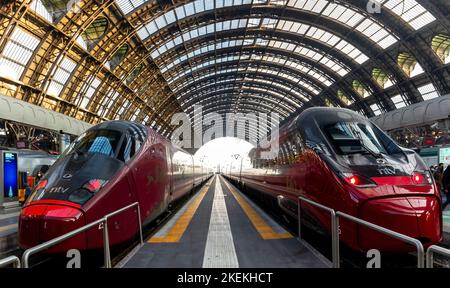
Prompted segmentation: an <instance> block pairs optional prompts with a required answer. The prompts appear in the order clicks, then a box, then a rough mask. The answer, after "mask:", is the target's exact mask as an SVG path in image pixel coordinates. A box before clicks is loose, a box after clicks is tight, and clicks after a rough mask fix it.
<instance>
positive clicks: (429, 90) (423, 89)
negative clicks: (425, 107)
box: [417, 83, 439, 101]
mask: <svg viewBox="0 0 450 288" xmlns="http://www.w3.org/2000/svg"><path fill="white" fill-rule="evenodd" d="M417 90H419V92H420V94H422V98H423V100H424V101H427V100H431V99H434V98H437V97H439V93H438V92H437V90H436V88H435V87H434V85H433V84H432V83H429V84H426V85H423V86H420V87H418V88H417Z"/></svg>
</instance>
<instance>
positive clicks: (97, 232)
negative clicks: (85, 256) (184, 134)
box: [18, 121, 209, 253]
mask: <svg viewBox="0 0 450 288" xmlns="http://www.w3.org/2000/svg"><path fill="white" fill-rule="evenodd" d="M208 177H209V172H208V170H207V169H203V168H202V167H201V166H200V165H196V163H194V158H193V157H192V156H191V155H190V154H188V153H186V152H185V151H183V150H182V149H180V148H178V147H176V146H174V145H173V144H172V143H171V142H170V141H168V140H167V139H165V138H164V137H162V136H160V135H159V134H157V133H156V132H155V131H153V130H152V129H150V128H147V127H145V126H143V125H141V124H137V123H133V122H127V121H110V122H104V123H101V124H99V125H96V126H94V127H92V128H90V129H89V130H87V131H86V132H85V133H84V134H82V135H81V136H79V137H78V138H77V139H76V140H75V141H74V142H73V143H72V144H71V145H70V147H69V148H68V149H67V150H66V151H65V152H64V153H63V154H62V155H61V156H60V158H59V159H58V160H57V161H56V163H55V164H54V165H53V166H52V167H51V168H50V169H49V171H48V172H47V173H46V174H45V176H44V177H43V178H42V179H41V180H40V182H39V183H38V184H37V185H36V187H35V189H34V191H33V193H32V194H31V195H30V197H29V198H28V199H27V201H26V203H25V205H24V207H23V209H22V211H21V213H20V218H19V232H18V234H19V246H20V247H21V248H22V249H26V248H30V247H32V246H35V245H37V244H40V243H42V242H45V241H47V240H50V239H53V238H55V237H57V236H60V235H62V234H64V233H67V232H69V231H72V230H74V229H76V228H79V227H81V226H84V225H86V224H89V223H91V222H93V221H95V220H98V219H100V218H102V217H104V216H105V215H106V214H108V213H111V212H113V211H115V210H117V209H120V208H122V207H125V206H127V205H129V204H131V203H134V202H136V201H137V202H139V205H140V210H141V219H142V220H143V225H145V224H147V223H149V222H151V221H152V220H154V219H155V218H156V217H158V216H159V215H161V214H162V213H163V212H165V211H166V210H167V209H168V207H169V205H170V204H171V203H172V202H173V201H175V200H177V199H179V198H180V197H182V196H184V195H186V194H187V193H189V192H190V191H191V190H192V189H193V188H194V187H196V186H198V185H200V184H201V183H202V182H203V181H205V180H206V179H207V178H208ZM136 210H137V209H130V210H128V211H125V212H123V213H121V214H119V215H116V216H114V217H112V218H111V219H110V220H109V222H108V225H109V235H110V243H111V245H116V244H119V243H122V242H124V241H127V240H129V239H131V238H132V237H133V236H134V235H136V233H137V232H138V224H137V223H138V222H137V213H136ZM102 229H103V227H102V226H99V227H97V228H93V229H90V230H88V231H87V232H85V233H81V234H79V235H77V236H75V237H73V238H71V239H69V240H66V241H65V242H62V243H61V244H58V245H57V246H54V247H53V248H51V249H49V250H48V252H49V253H60V252H66V251H67V250H68V249H73V248H76V249H79V250H88V249H98V248H101V247H103V235H102V233H103V231H102Z"/></svg>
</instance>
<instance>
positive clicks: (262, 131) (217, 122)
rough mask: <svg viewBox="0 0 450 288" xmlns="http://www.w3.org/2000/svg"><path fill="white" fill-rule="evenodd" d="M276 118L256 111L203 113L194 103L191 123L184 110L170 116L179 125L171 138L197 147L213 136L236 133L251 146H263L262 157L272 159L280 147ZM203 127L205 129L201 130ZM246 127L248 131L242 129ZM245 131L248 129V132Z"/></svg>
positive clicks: (177, 142) (277, 120)
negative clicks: (244, 112) (221, 114)
mask: <svg viewBox="0 0 450 288" xmlns="http://www.w3.org/2000/svg"><path fill="white" fill-rule="evenodd" d="M279 119H280V117H279V115H278V113H270V115H267V114H265V113H258V116H257V115H256V114H254V113H247V114H243V113H227V114H226V115H225V119H224V118H223V117H222V116H220V114H218V113H214V112H213V113H208V114H206V115H203V109H202V106H200V105H195V106H194V116H193V121H194V123H192V122H191V118H190V117H189V115H188V114H186V113H177V114H175V115H174V116H173V117H172V120H171V122H170V124H171V125H173V126H178V127H177V128H176V129H175V130H174V132H173V133H172V138H171V140H172V142H173V143H175V144H177V145H179V146H181V147H182V148H200V147H201V146H202V145H203V144H205V143H206V142H208V141H210V140H213V139H217V138H220V137H224V136H226V137H235V136H237V137H238V138H239V139H242V140H247V139H248V142H250V143H251V144H252V145H253V146H256V147H260V148H262V151H261V158H263V159H272V158H274V157H276V156H277V155H278V150H279V145H278V136H279V135H278V128H279V124H280V120H279ZM247 125H248V126H247ZM192 127H193V128H194V133H193V131H192ZM204 127H208V128H207V129H206V130H205V131H203V128H204ZM246 127H248V130H247V129H245V128H246ZM235 128H236V129H235ZM246 131H248V132H249V133H248V135H246ZM224 134H225V135H224ZM268 135H270V139H268ZM192 136H193V138H194V139H192ZM246 136H248V137H246ZM192 140H193V141H192ZM192 144H194V145H192ZM192 146H193V147H192Z"/></svg>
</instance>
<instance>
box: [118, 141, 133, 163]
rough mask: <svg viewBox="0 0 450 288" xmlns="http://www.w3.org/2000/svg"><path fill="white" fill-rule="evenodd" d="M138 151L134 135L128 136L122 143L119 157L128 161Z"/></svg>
mask: <svg viewBox="0 0 450 288" xmlns="http://www.w3.org/2000/svg"><path fill="white" fill-rule="evenodd" d="M135 152H136V141H135V139H134V138H133V137H127V139H126V141H125V142H124V143H123V144H122V147H121V149H120V153H119V159H120V160H122V161H124V162H128V161H130V159H131V158H133V156H134V154H135Z"/></svg>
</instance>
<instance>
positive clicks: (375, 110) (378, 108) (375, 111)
mask: <svg viewBox="0 0 450 288" xmlns="http://www.w3.org/2000/svg"><path fill="white" fill-rule="evenodd" d="M370 109H372V111H373V113H374V114H375V116H378V115H381V110H380V107H378V105H377V104H373V105H370Z"/></svg>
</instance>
